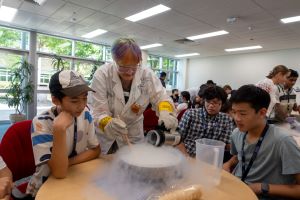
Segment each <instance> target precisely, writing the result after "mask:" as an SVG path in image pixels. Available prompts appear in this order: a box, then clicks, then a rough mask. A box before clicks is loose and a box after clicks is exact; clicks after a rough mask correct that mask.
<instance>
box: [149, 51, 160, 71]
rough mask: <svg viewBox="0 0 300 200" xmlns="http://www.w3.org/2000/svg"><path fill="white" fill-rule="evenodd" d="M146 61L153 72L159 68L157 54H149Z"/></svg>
mask: <svg viewBox="0 0 300 200" xmlns="http://www.w3.org/2000/svg"><path fill="white" fill-rule="evenodd" d="M147 63H148V66H149V67H150V68H151V69H152V70H153V71H154V72H156V71H157V70H159V69H160V66H159V57H158V56H152V55H149V57H148V61H147Z"/></svg>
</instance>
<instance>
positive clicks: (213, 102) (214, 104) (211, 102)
mask: <svg viewBox="0 0 300 200" xmlns="http://www.w3.org/2000/svg"><path fill="white" fill-rule="evenodd" d="M205 103H206V104H208V105H212V106H219V105H221V102H220V101H205Z"/></svg>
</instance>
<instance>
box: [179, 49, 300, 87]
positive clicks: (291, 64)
mask: <svg viewBox="0 0 300 200" xmlns="http://www.w3.org/2000/svg"><path fill="white" fill-rule="evenodd" d="M279 64H282V65H285V66H287V67H288V68H291V69H294V70H297V71H298V73H300V49H288V50H281V51H272V52H262V53H249V54H239V55H228V56H218V57H208V58H199V59H196V58H195V59H190V60H189V62H187V65H186V67H187V69H186V85H185V88H191V87H199V86H200V85H201V84H202V83H206V81H207V80H208V79H212V80H213V81H214V82H216V83H217V84H218V85H221V86H223V85H225V84H229V85H231V86H232V87H233V88H234V89H236V88H238V87H239V86H241V85H244V84H250V83H252V84H255V83H256V82H258V81H259V80H261V79H264V78H265V76H266V75H268V74H269V72H270V71H271V70H272V68H273V67H274V66H276V65H279ZM297 85H298V86H299V85H300V81H299V79H298V81H297V83H296V86H297Z"/></svg>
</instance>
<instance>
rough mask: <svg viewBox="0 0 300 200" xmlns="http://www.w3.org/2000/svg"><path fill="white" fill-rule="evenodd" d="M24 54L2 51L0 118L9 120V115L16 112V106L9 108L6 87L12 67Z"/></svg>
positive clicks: (0, 64)
mask: <svg viewBox="0 0 300 200" xmlns="http://www.w3.org/2000/svg"><path fill="white" fill-rule="evenodd" d="M22 59H23V56H20V55H15V54H12V53H7V52H4V51H0V89H1V91H3V92H1V93H0V112H1V115H0V120H8V119H9V115H10V114H12V113H14V112H15V109H14V108H9V107H8V105H7V101H6V97H5V95H6V92H5V91H6V89H7V88H8V87H9V81H10V80H11V77H10V74H9V72H10V68H11V67H12V66H13V65H14V64H15V63H17V62H20V61H21V60H22Z"/></svg>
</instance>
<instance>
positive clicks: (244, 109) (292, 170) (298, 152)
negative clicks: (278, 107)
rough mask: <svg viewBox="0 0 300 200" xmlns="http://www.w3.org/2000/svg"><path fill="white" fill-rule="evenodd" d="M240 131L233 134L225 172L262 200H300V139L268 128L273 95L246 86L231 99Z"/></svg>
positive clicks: (280, 129)
mask: <svg viewBox="0 0 300 200" xmlns="http://www.w3.org/2000/svg"><path fill="white" fill-rule="evenodd" d="M231 102H232V110H233V116H234V120H235V122H236V125H237V127H238V128H236V129H235V130H234V131H233V133H232V135H231V153H232V155H233V157H232V158H231V159H230V160H229V161H228V162H226V163H225V164H224V165H223V169H225V170H227V171H232V169H234V170H233V171H232V173H233V174H234V175H235V176H237V177H238V178H240V179H241V180H242V181H244V182H245V183H246V184H248V186H249V187H250V188H251V189H252V190H253V192H254V193H255V194H257V195H258V197H259V198H260V199H273V200H277V199H278V200H279V199H300V146H299V138H298V139H297V140H298V142H296V138H295V137H293V136H291V135H290V134H288V133H286V132H284V129H282V128H280V127H277V126H275V125H272V124H270V125H268V124H267V122H266V114H267V110H268V107H269V104H270V95H269V94H268V93H267V92H266V91H265V90H263V89H261V88H259V87H256V86H254V85H244V86H242V87H240V88H239V89H238V90H237V91H236V93H235V94H233V95H232V96H231Z"/></svg>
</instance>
